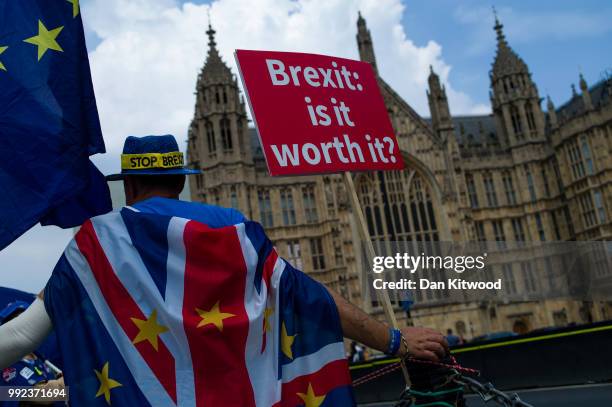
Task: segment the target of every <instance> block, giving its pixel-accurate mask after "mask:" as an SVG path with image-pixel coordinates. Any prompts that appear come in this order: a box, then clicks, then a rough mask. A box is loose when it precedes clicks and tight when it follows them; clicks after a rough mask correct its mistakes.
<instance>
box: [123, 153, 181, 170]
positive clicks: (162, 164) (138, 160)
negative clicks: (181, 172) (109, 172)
mask: <svg viewBox="0 0 612 407" xmlns="http://www.w3.org/2000/svg"><path fill="white" fill-rule="evenodd" d="M184 165H185V164H184V158H183V153H181V152H180V151H174V152H171V153H146V154H121V169H122V170H145V169H151V168H182V167H183V166H184Z"/></svg>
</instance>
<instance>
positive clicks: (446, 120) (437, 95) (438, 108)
mask: <svg viewBox="0 0 612 407" xmlns="http://www.w3.org/2000/svg"><path fill="white" fill-rule="evenodd" d="M427 82H428V84H429V90H428V91H427V100H428V101H429V111H430V113H431V124H432V126H433V128H434V131H435V132H436V133H438V134H439V133H440V132H442V131H446V130H449V129H451V128H452V127H453V123H452V120H451V115H450V110H449V108H448V99H447V97H446V89H445V88H444V85H440V77H439V76H438V74H436V73H435V72H434V70H433V68H432V66H431V65H429V78H428V80H427Z"/></svg>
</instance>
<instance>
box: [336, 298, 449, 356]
mask: <svg viewBox="0 0 612 407" xmlns="http://www.w3.org/2000/svg"><path fill="white" fill-rule="evenodd" d="M329 293H330V294H331V296H332V297H333V298H334V301H335V302H336V306H337V307H338V313H339V314H340V322H341V323H342V330H343V332H344V336H346V337H347V338H350V339H353V340H355V341H357V342H361V343H363V344H364V345H366V346H369V347H370V348H373V349H377V350H379V351H381V352H385V351H386V350H387V349H388V346H389V327H388V326H387V325H386V324H384V323H382V322H380V321H377V320H376V319H374V318H372V317H371V316H369V315H368V314H366V313H365V312H363V311H362V310H360V309H359V308H357V307H355V306H354V305H353V304H351V303H349V302H348V301H347V300H345V299H344V298H343V297H342V296H340V295H339V294H337V293H335V292H334V291H333V290H329ZM401 331H402V335H404V338H405V339H406V343H407V344H408V349H406V346H405V345H404V343H402V344H401V346H400V350H399V356H402V357H403V356H406V355H407V354H408V355H410V356H413V357H415V358H418V359H428V360H432V361H439V360H441V359H444V357H445V355H446V353H447V352H448V343H447V342H446V339H445V338H444V336H442V334H441V333H439V332H437V331H435V330H433V329H429V328H418V327H405V328H402V330H401Z"/></svg>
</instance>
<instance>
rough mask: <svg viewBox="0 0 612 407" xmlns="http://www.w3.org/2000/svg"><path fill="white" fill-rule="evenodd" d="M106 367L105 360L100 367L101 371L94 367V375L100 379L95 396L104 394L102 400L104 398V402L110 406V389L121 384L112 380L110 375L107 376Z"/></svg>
mask: <svg viewBox="0 0 612 407" xmlns="http://www.w3.org/2000/svg"><path fill="white" fill-rule="evenodd" d="M108 369H109V366H108V362H106V363H105V364H104V367H102V372H99V371H98V370H97V369H94V372H95V373H96V377H97V378H98V380H99V381H100V388H99V389H98V392H97V393H96V397H100V396H101V395H103V394H104V400H106V404H108V405H109V406H110V404H111V401H110V393H111V390H112V389H114V388H115V387H121V386H123V385H122V384H121V383H119V382H118V381H116V380H113V379H111V378H110V377H108Z"/></svg>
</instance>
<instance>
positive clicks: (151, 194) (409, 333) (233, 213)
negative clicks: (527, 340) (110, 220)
mask: <svg viewBox="0 0 612 407" xmlns="http://www.w3.org/2000/svg"><path fill="white" fill-rule="evenodd" d="M121 167H122V171H121V173H120V174H115V175H112V176H109V177H107V178H108V179H109V180H123V185H124V191H125V198H126V203H127V205H128V208H130V209H132V210H134V211H137V212H143V213H150V214H159V215H167V216H176V217H180V218H185V219H191V220H194V221H197V222H201V223H202V224H205V225H207V226H208V227H210V228H223V227H226V226H232V225H236V224H240V223H242V222H245V221H246V218H245V217H244V216H243V215H242V214H241V213H240V212H238V211H237V210H235V209H230V208H221V207H218V206H212V205H206V204H201V203H192V202H185V201H180V200H179V199H178V197H179V194H180V192H181V191H182V190H183V188H184V183H185V175H189V174H197V173H199V171H198V170H194V169H188V168H184V167H183V155H182V153H180V152H179V149H178V145H177V143H176V140H175V139H174V137H173V136H171V135H165V136H146V137H140V138H139V137H128V138H127V140H126V141H125V145H124V149H123V154H122V158H121ZM316 284H318V283H316ZM329 294H330V295H331V297H332V298H333V300H334V301H335V304H336V307H337V310H338V314H339V319H340V322H341V325H342V330H343V333H344V336H345V337H347V338H350V339H353V340H355V341H358V342H360V343H363V344H364V345H366V346H368V347H370V348H373V349H377V350H379V351H382V352H385V353H388V354H391V355H398V356H406V355H407V354H410V355H411V356H413V357H416V358H423V359H429V360H432V361H436V360H439V359H442V358H443V357H444V355H445V354H446V352H447V346H448V345H447V343H446V340H445V339H444V337H443V336H442V335H441V334H440V333H438V332H436V331H434V330H431V329H428V328H419V327H404V328H402V329H401V330H393V329H389V327H388V326H387V325H386V324H384V323H382V322H380V321H377V320H376V319H374V318H372V317H370V316H369V315H367V314H366V313H365V312H363V311H361V310H360V309H359V308H357V307H355V306H353V305H352V304H350V303H349V302H348V301H347V300H345V299H344V298H343V297H341V296H340V295H338V294H336V293H334V292H333V291H329ZM43 300H44V293H43V292H41V293H40V294H39V299H37V300H36V301H35V302H34V304H33V305H32V306H31V307H30V308H29V309H28V310H26V311H25V312H24V314H23V315H22V316H21V317H20V318H17V319H16V320H14V321H11V323H9V324H6V325H5V326H3V327H1V328H0V367H4V366H7V365H10V364H11V363H13V362H14V361H15V360H17V359H19V358H20V357H21V356H22V355H23V354H25V353H28V352H30V351H31V350H32V349H35V348H36V347H37V346H38V345H39V344H40V342H42V340H44V338H45V337H46V335H47V334H48V333H49V332H50V330H51V329H52V323H51V320H50V318H49V316H48V313H47V310H46V309H45V305H44V304H43ZM58 300H61V298H60V299H58Z"/></svg>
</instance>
